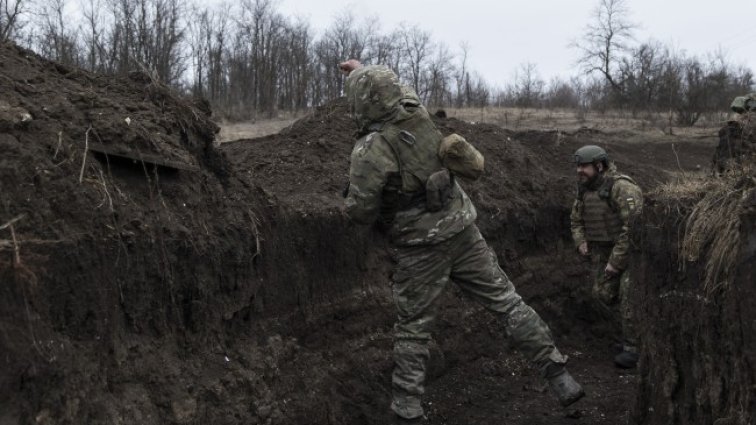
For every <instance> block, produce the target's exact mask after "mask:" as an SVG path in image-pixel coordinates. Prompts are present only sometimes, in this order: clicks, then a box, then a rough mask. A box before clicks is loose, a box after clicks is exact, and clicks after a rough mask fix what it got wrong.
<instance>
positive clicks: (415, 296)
mask: <svg viewBox="0 0 756 425" xmlns="http://www.w3.org/2000/svg"><path fill="white" fill-rule="evenodd" d="M392 257H393V260H394V262H395V268H394V274H393V277H392V280H393V295H394V302H395V304H396V309H397V320H396V323H395V324H394V363H395V365H394V372H393V374H392V377H391V387H392V401H391V409H392V410H393V411H394V412H395V413H396V414H397V415H399V416H401V417H403V418H408V419H411V418H416V417H419V416H422V415H423V408H422V405H421V403H420V402H421V396H422V395H423V393H424V392H425V387H424V383H425V372H426V364H427V361H428V358H429V351H428V343H429V342H430V340H431V332H430V331H431V329H430V327H431V325H432V323H433V321H434V319H435V317H436V310H437V305H436V304H437V302H438V298H439V296H440V295H441V294H442V293H443V290H444V288H445V287H446V285H447V283H448V281H449V273H450V270H451V264H450V261H449V256H448V254H447V249H446V248H445V247H444V244H439V245H434V246H423V247H395V248H393V249H392Z"/></svg>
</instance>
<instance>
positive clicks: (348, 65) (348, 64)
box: [339, 59, 362, 75]
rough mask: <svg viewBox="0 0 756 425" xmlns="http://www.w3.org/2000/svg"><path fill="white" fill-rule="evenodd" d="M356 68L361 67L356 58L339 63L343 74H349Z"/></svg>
mask: <svg viewBox="0 0 756 425" xmlns="http://www.w3.org/2000/svg"><path fill="white" fill-rule="evenodd" d="M357 68H362V63H360V61H358V60H357V59H348V60H346V61H344V62H341V63H340V64H339V69H340V70H341V72H343V73H344V75H349V74H350V73H351V72H352V71H354V70H355V69H357Z"/></svg>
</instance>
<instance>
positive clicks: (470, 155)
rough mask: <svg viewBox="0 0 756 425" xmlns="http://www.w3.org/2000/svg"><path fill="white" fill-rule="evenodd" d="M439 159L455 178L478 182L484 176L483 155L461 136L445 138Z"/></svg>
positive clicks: (451, 135) (440, 148)
mask: <svg viewBox="0 0 756 425" xmlns="http://www.w3.org/2000/svg"><path fill="white" fill-rule="evenodd" d="M438 157H439V159H441V163H443V164H444V166H445V167H446V168H448V169H449V171H451V172H452V173H453V174H454V175H455V176H459V177H462V178H465V179H468V180H477V179H478V178H479V177H480V176H481V174H483V168H484V165H485V160H484V158H483V155H482V154H481V153H480V152H478V150H477V149H475V148H474V147H473V146H472V145H471V144H470V143H469V142H468V141H467V140H465V138H464V137H462V136H460V135H459V134H456V133H453V134H450V135H448V136H446V137H444V139H443V140H442V141H441V146H439V149H438Z"/></svg>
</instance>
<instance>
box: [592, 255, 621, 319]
mask: <svg viewBox="0 0 756 425" xmlns="http://www.w3.org/2000/svg"><path fill="white" fill-rule="evenodd" d="M592 251H593V253H592V254H591V263H592V268H593V276H592V278H593V279H592V280H593V287H592V288H591V292H592V295H593V304H594V307H595V308H596V310H597V311H598V312H599V313H600V314H601V316H602V317H603V318H604V319H606V320H609V321H612V322H614V323H617V320H618V317H617V303H618V298H619V281H620V280H619V277H616V276H615V277H611V276H607V275H606V272H605V269H606V263H607V261H609V253H610V252H611V250H610V249H608V248H604V247H594V248H592Z"/></svg>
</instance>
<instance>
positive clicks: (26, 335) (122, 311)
mask: <svg viewBox="0 0 756 425" xmlns="http://www.w3.org/2000/svg"><path fill="white" fill-rule="evenodd" d="M0 76H2V78H0V90H2V92H3V102H2V105H0V127H1V128H2V133H0V149H1V150H2V152H3V155H2V158H0V181H1V182H2V188H1V189H0V191H1V192H2V194H3V196H2V202H0V226H2V227H0V281H2V282H3V284H2V285H0V329H2V332H0V352H2V353H3V355H2V360H0V361H1V362H2V367H0V411H1V412H3V413H2V414H0V421H3V420H7V421H9V422H11V423H15V421H18V422H23V423H31V422H35V423H72V422H73V423H135V422H143V423H158V422H161V423H162V422H164V421H163V420H160V419H159V418H161V417H163V418H165V417H170V416H171V415H172V414H171V413H170V410H171V407H170V406H171V403H178V404H177V406H178V408H177V409H178V410H181V409H184V410H187V409H189V410H190V408H191V405H190V406H188V407H187V406H184V405H183V404H181V403H182V402H183V400H185V399H187V398H190V397H189V396H188V395H187V394H186V391H189V392H190V393H191V392H192V391H193V390H192V389H191V388H189V387H187V386H183V387H180V388H179V387H177V386H176V385H175V382H172V380H174V379H178V380H180V376H182V370H185V369H186V368H187V367H189V365H187V364H185V363H182V362H180V361H178V357H180V356H185V355H186V352H187V351H186V347H192V343H190V342H188V341H192V340H199V341H204V342H205V344H207V346H208V347H212V346H213V344H214V343H210V342H212V341H217V340H218V338H219V335H222V334H223V332H224V330H223V329H224V328H223V326H222V323H223V318H224V317H230V316H231V315H232V314H233V312H234V311H236V310H239V309H241V308H242V307H241V306H242V305H243V306H247V305H249V303H250V301H249V300H250V299H253V298H254V297H255V294H256V292H257V289H258V288H259V282H257V281H255V280H254V278H253V276H254V274H253V273H251V271H252V270H253V258H254V256H255V255H256V253H257V252H256V248H257V246H256V234H255V231H254V230H255V222H256V218H255V208H257V206H258V205H262V202H261V201H259V200H258V199H257V198H256V197H255V196H256V195H255V193H256V192H255V191H254V190H247V191H246V192H245V193H244V197H243V198H242V197H240V196H239V195H238V193H235V192H234V191H233V190H232V189H231V187H232V186H234V185H237V186H238V185H241V184H242V183H240V182H238V181H237V180H235V179H233V178H232V177H231V175H230V174H229V173H230V170H229V169H228V163H227V162H226V161H225V160H224V159H223V158H222V156H221V155H219V154H218V152H217V151H215V150H214V149H213V148H212V140H213V136H214V134H215V132H216V131H217V126H216V125H215V124H213V123H212V122H211V121H210V120H209V118H208V114H207V111H206V110H204V111H203V110H202V108H198V107H197V106H198V105H194V104H192V103H191V102H187V101H184V100H181V99H179V98H178V97H176V96H175V95H173V94H172V93H171V91H170V90H168V89H167V88H165V87H162V86H161V85H160V84H159V83H156V82H154V81H151V80H149V79H146V80H145V79H140V78H139V75H134V76H132V78H129V79H122V78H114V77H107V76H100V75H94V74H90V73H87V72H84V71H81V70H76V69H69V68H65V67H62V66H60V65H57V64H55V63H51V62H48V61H46V60H43V59H41V58H39V57H38V56H36V55H35V54H33V53H32V52H29V51H25V50H23V49H20V48H17V47H15V46H12V45H7V44H6V45H0ZM200 106H201V105H200ZM218 217H223V219H222V220H218V219H217V218H218ZM11 222H12V224H8V223H11ZM6 224H7V225H6ZM195 346H196V345H195ZM214 351H215V350H214V349H213V348H208V350H207V352H206V353H205V354H204V355H207V356H210V355H212V353H213V352H214ZM240 379H242V378H240ZM249 379H252V378H249ZM187 388H189V389H188V390H187ZM260 391H264V387H260ZM156 398H157V399H156ZM190 404H191V403H190ZM160 405H162V406H166V407H165V408H164V409H161V408H159V407H156V406H160ZM161 410H163V411H162V412H160V411H161ZM158 412H160V413H158ZM176 415H179V416H180V413H176Z"/></svg>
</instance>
